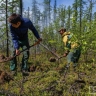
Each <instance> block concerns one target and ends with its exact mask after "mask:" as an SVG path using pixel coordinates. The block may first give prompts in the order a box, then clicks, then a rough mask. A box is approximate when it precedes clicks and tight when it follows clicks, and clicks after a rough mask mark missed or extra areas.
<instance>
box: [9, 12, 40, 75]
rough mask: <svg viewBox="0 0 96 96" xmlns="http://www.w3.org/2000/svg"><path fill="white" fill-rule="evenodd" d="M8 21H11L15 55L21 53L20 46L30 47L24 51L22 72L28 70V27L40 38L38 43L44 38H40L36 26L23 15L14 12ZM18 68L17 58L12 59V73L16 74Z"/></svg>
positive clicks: (23, 47)
mask: <svg viewBox="0 0 96 96" xmlns="http://www.w3.org/2000/svg"><path fill="white" fill-rule="evenodd" d="M8 21H9V23H10V32H11V36H12V42H13V46H14V49H15V50H14V52H13V56H14V55H19V54H20V50H19V49H20V47H21V48H22V50H24V49H26V48H28V51H25V52H23V58H22V66H21V70H22V73H24V72H27V70H28V66H27V65H28V64H27V63H28V58H29V40H28V29H30V30H31V31H32V32H33V34H34V36H35V37H36V38H37V39H38V42H37V43H38V44H39V43H40V42H41V41H42V38H40V36H39V34H38V32H37V30H36V28H35V27H34V25H33V24H32V22H31V21H30V20H29V19H28V18H23V17H22V16H21V15H19V14H16V13H13V14H12V15H11V16H9V18H8ZM16 69H17V60H16V58H14V59H12V60H11V61H10V70H11V71H12V73H14V74H15V73H16Z"/></svg>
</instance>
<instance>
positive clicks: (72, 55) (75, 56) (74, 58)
mask: <svg viewBox="0 0 96 96" xmlns="http://www.w3.org/2000/svg"><path fill="white" fill-rule="evenodd" d="M80 55H81V48H78V49H74V50H73V51H70V52H69V54H68V55H67V62H68V66H70V63H71V62H72V63H73V66H76V65H77V63H78V61H79V58H80Z"/></svg>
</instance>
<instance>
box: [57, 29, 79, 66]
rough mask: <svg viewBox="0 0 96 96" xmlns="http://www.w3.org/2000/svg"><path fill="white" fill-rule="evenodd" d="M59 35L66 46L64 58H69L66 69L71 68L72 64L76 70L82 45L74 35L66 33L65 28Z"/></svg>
mask: <svg viewBox="0 0 96 96" xmlns="http://www.w3.org/2000/svg"><path fill="white" fill-rule="evenodd" d="M59 33H60V34H61V36H62V40H63V42H64V45H65V47H64V48H65V53H64V57H66V56H67V65H66V68H69V67H70V63H73V67H74V68H75V67H76V66H77V63H78V60H79V58H80V55H81V45H80V43H79V42H78V40H77V38H76V37H75V36H74V35H73V34H72V33H70V32H66V29H65V28H61V29H60V30H59Z"/></svg>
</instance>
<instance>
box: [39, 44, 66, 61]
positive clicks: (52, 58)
mask: <svg viewBox="0 0 96 96" xmlns="http://www.w3.org/2000/svg"><path fill="white" fill-rule="evenodd" d="M40 45H41V46H43V47H44V48H45V49H47V50H48V51H49V52H51V53H52V54H53V55H54V56H56V57H57V59H56V58H54V57H50V59H49V61H50V62H55V61H57V60H59V59H61V58H62V57H64V56H61V57H60V56H58V55H57V54H56V53H54V52H53V51H51V50H49V48H48V47H46V46H44V45H43V44H42V43H40Z"/></svg>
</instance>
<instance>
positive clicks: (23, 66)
mask: <svg viewBox="0 0 96 96" xmlns="http://www.w3.org/2000/svg"><path fill="white" fill-rule="evenodd" d="M19 46H20V47H21V48H22V50H24V49H26V48H27V49H28V50H27V51H24V52H23V58H22V64H21V70H27V69H28V68H27V66H28V59H29V42H28V39H26V40H22V41H19ZM15 54H16V50H14V51H13V56H14V55H15ZM16 69H17V59H16V57H15V58H14V59H12V60H11V61H10V70H11V71H14V70H16Z"/></svg>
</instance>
